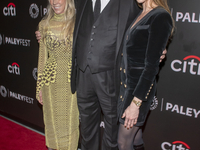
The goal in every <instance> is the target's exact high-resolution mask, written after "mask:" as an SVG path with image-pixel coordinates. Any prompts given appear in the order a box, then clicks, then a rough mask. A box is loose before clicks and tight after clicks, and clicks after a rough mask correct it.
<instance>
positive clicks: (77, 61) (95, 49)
mask: <svg viewBox="0 0 200 150" xmlns="http://www.w3.org/2000/svg"><path fill="white" fill-rule="evenodd" d="M96 3H98V0H78V1H77V5H76V6H77V7H76V10H77V14H76V23H75V29H74V43H73V53H72V76H71V77H72V80H71V89H72V93H74V92H75V91H77V99H78V108H79V112H80V118H81V135H82V141H81V150H98V149H99V147H100V139H99V138H100V126H99V125H100V121H101V119H100V116H101V111H102V112H103V114H104V122H105V129H104V135H103V139H102V146H101V147H102V149H103V150H117V149H118V147H117V134H118V132H117V131H118V125H117V122H118V118H117V95H118V94H117V93H118V92H117V89H119V88H118V83H119V77H118V76H119V63H120V58H121V52H120V49H121V47H122V41H123V35H124V32H125V31H126V29H127V27H128V26H129V25H130V23H131V22H132V21H133V19H134V18H135V17H136V15H137V14H138V12H139V8H138V6H137V4H136V2H135V1H134V0H101V1H100V2H99V3H100V6H101V8H100V10H99V11H100V14H99V15H98V17H96V16H95V15H96V7H97V8H99V6H97V5H98V4H96ZM102 7H104V8H102ZM93 12H94V14H93Z"/></svg>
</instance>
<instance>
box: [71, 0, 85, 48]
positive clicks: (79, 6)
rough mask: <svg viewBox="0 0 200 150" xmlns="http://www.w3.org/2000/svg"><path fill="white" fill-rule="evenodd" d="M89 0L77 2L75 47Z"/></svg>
mask: <svg viewBox="0 0 200 150" xmlns="http://www.w3.org/2000/svg"><path fill="white" fill-rule="evenodd" d="M87 1H88V0H78V2H77V8H76V22H75V26H74V37H73V48H74V47H75V43H76V39H77V35H78V30H79V25H80V22H81V19H82V15H83V11H84V9H85V6H86V4H87Z"/></svg>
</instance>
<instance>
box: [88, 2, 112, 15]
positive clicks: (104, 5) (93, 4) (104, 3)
mask: <svg viewBox="0 0 200 150" xmlns="http://www.w3.org/2000/svg"><path fill="white" fill-rule="evenodd" d="M109 1H110V0H101V12H102V11H103V9H104V8H105V7H106V5H107V4H108V2H109ZM95 2H96V0H92V6H93V11H94V6H95ZM101 12H100V13H101Z"/></svg>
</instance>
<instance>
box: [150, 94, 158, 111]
mask: <svg viewBox="0 0 200 150" xmlns="http://www.w3.org/2000/svg"><path fill="white" fill-rule="evenodd" d="M157 107H158V99H157V97H156V96H154V98H153V101H152V103H151V107H150V110H154V109H156V108H157Z"/></svg>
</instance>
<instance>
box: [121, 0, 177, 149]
mask: <svg viewBox="0 0 200 150" xmlns="http://www.w3.org/2000/svg"><path fill="white" fill-rule="evenodd" d="M137 3H138V5H139V6H141V8H142V10H141V12H140V13H139V15H138V17H136V19H135V20H134V21H133V22H132V24H131V25H130V27H129V28H128V30H127V32H126V34H125V39H124V47H123V58H122V63H121V68H120V70H121V87H120V97H119V99H118V116H119V122H120V126H119V133H118V146H119V150H133V147H134V149H135V150H144V144H143V140H142V130H141V127H142V126H143V125H144V123H145V120H146V116H147V113H148V111H149V108H150V105H151V102H152V100H153V97H154V95H155V91H156V82H155V77H156V75H157V73H158V71H159V61H160V56H161V55H162V52H163V50H164V49H165V47H166V45H167V42H168V39H169V37H170V34H171V33H172V31H173V19H172V16H171V14H170V10H169V7H168V5H167V0H137ZM133 145H134V146H133Z"/></svg>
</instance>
